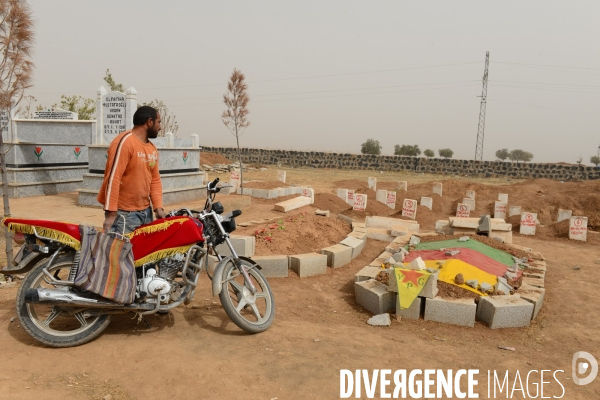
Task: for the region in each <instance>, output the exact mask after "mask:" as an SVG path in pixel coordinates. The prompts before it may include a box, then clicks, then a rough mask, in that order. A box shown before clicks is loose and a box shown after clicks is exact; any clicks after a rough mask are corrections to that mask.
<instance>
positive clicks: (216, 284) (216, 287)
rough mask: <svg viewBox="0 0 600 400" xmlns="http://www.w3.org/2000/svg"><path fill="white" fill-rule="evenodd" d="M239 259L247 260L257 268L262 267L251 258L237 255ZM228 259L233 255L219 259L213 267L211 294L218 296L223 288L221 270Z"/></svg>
mask: <svg viewBox="0 0 600 400" xmlns="http://www.w3.org/2000/svg"><path fill="white" fill-rule="evenodd" d="M239 259H240V260H244V261H247V262H249V263H250V264H251V265H252V266H256V268H258V269H262V267H261V266H260V265H258V264H257V263H256V261H254V260H253V259H251V258H248V257H239ZM229 261H233V257H231V256H230V257H225V258H224V259H222V260H221V261H219V263H218V264H217V266H216V267H215V272H214V273H213V278H212V291H213V296H218V295H219V294H220V293H221V289H222V288H223V270H224V269H225V265H226V264H227V263H228V262H229Z"/></svg>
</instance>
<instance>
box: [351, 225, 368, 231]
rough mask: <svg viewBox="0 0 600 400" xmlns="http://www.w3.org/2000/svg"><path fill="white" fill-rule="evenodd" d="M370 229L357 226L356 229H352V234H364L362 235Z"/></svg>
mask: <svg viewBox="0 0 600 400" xmlns="http://www.w3.org/2000/svg"><path fill="white" fill-rule="evenodd" d="M368 229H369V228H363V227H360V226H357V227H355V228H352V232H362V233H367V231H368Z"/></svg>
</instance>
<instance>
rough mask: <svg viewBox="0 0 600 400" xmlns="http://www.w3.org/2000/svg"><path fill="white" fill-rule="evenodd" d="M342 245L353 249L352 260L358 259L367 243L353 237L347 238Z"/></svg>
mask: <svg viewBox="0 0 600 400" xmlns="http://www.w3.org/2000/svg"><path fill="white" fill-rule="evenodd" d="M340 244H342V245H344V246H348V247H349V248H351V249H352V256H351V257H352V259H355V258H356V257H358V255H359V254H360V253H361V252H362V250H363V248H364V247H365V241H364V240H360V239H357V238H355V237H353V236H347V237H346V239H344V240H342V241H341V242H340Z"/></svg>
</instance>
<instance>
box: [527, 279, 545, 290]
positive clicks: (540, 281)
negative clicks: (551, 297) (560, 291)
mask: <svg viewBox="0 0 600 400" xmlns="http://www.w3.org/2000/svg"><path fill="white" fill-rule="evenodd" d="M522 283H523V284H527V285H530V286H535V287H538V288H542V289H543V288H544V280H543V279H537V278H527V277H525V276H524V277H523V281H522Z"/></svg>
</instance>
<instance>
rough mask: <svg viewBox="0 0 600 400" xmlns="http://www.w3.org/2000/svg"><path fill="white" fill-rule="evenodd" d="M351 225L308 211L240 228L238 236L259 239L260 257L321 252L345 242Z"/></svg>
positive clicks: (257, 245) (257, 248)
mask: <svg viewBox="0 0 600 400" xmlns="http://www.w3.org/2000/svg"><path fill="white" fill-rule="evenodd" d="M348 233H350V227H349V226H348V224H346V223H344V222H342V221H339V220H338V219H336V218H327V217H321V216H317V215H314V214H312V213H311V212H308V211H305V212H303V213H296V214H292V215H287V214H286V215H285V216H282V218H280V219H275V220H272V221H268V222H266V223H264V224H260V225H253V226H251V227H247V228H240V229H238V230H237V231H236V234H238V235H250V236H255V237H256V250H255V254H256V255H257V256H269V255H282V254H284V255H289V254H304V253H313V252H318V251H319V250H321V249H322V248H324V247H328V246H331V245H333V244H336V243H339V242H340V241H342V240H344V238H345V237H346V236H347V235H348Z"/></svg>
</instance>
